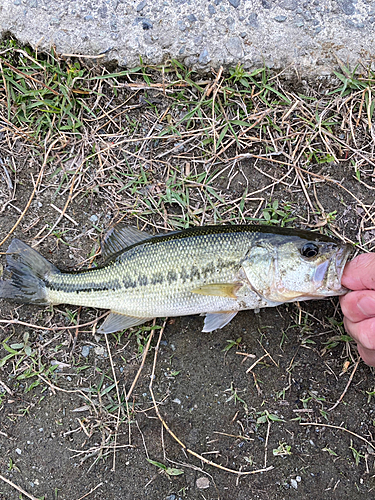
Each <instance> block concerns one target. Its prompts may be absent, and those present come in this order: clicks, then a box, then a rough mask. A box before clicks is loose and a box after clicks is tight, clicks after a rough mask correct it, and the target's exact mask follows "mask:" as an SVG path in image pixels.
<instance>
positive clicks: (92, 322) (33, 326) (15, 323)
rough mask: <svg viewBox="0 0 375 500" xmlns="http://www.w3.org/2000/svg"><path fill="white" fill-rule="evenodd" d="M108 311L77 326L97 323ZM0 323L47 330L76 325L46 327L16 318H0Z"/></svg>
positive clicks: (70, 327) (75, 326)
mask: <svg viewBox="0 0 375 500" xmlns="http://www.w3.org/2000/svg"><path fill="white" fill-rule="evenodd" d="M108 314H109V312H106V313H104V314H102V315H101V316H99V318H96V319H94V320H93V321H89V322H88V323H83V324H82V325H79V328H82V327H84V326H90V325H93V324H94V323H97V322H98V321H100V320H101V319H103V318H105V317H106V316H107V315H108ZM0 323H5V324H7V325H22V326H28V327H31V328H35V329H36V330H48V331H49V332H54V331H56V330H73V329H75V328H77V325H74V326H55V327H48V326H38V325H34V324H32V323H25V322H24V321H19V320H18V319H9V320H7V319H0Z"/></svg>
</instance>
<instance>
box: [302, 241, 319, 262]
mask: <svg viewBox="0 0 375 500" xmlns="http://www.w3.org/2000/svg"><path fill="white" fill-rule="evenodd" d="M318 253H319V247H318V245H316V244H315V243H312V242H311V241H310V242H309V243H305V244H304V245H303V247H302V248H301V254H302V255H303V256H304V257H307V258H308V259H311V258H312V257H316V256H317V255H318Z"/></svg>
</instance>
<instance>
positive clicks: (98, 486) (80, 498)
mask: <svg viewBox="0 0 375 500" xmlns="http://www.w3.org/2000/svg"><path fill="white" fill-rule="evenodd" d="M102 484H103V483H99V484H98V485H97V486H95V488H93V489H92V490H90V491H89V492H88V493H86V494H85V495H83V497H79V499H78V500H82V499H83V498H86V497H88V496H89V495H91V493H94V491H95V490H97V489H98V488H100V486H102Z"/></svg>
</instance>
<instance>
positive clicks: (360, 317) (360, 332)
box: [340, 253, 375, 366]
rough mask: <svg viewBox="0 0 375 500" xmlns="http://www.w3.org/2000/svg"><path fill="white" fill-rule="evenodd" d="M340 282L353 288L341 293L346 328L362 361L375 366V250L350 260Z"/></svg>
mask: <svg viewBox="0 0 375 500" xmlns="http://www.w3.org/2000/svg"><path fill="white" fill-rule="evenodd" d="M341 283H342V285H343V286H345V287H347V288H349V289H350V290H353V291H352V292H349V293H348V294H346V295H343V296H341V297H340V304H341V309H342V312H343V314H344V326H345V329H346V331H347V332H348V333H349V334H350V335H351V336H352V337H353V338H354V340H356V341H357V346H358V352H359V354H360V356H361V358H362V359H363V361H364V362H365V363H366V364H368V365H370V366H375V253H368V254H361V255H358V257H356V258H355V259H354V260H352V261H351V262H349V263H348V264H347V265H346V266H345V269H344V273H343V276H342V280H341Z"/></svg>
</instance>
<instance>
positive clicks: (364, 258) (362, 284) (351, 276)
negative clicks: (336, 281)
mask: <svg viewBox="0 0 375 500" xmlns="http://www.w3.org/2000/svg"><path fill="white" fill-rule="evenodd" d="M341 283H342V284H343V285H344V286H346V288H349V289H350V290H366V289H368V290H375V253H364V254H361V255H358V257H356V258H355V259H353V260H352V261H351V262H348V263H347V264H346V266H345V269H344V273H343V275H342V279H341Z"/></svg>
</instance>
